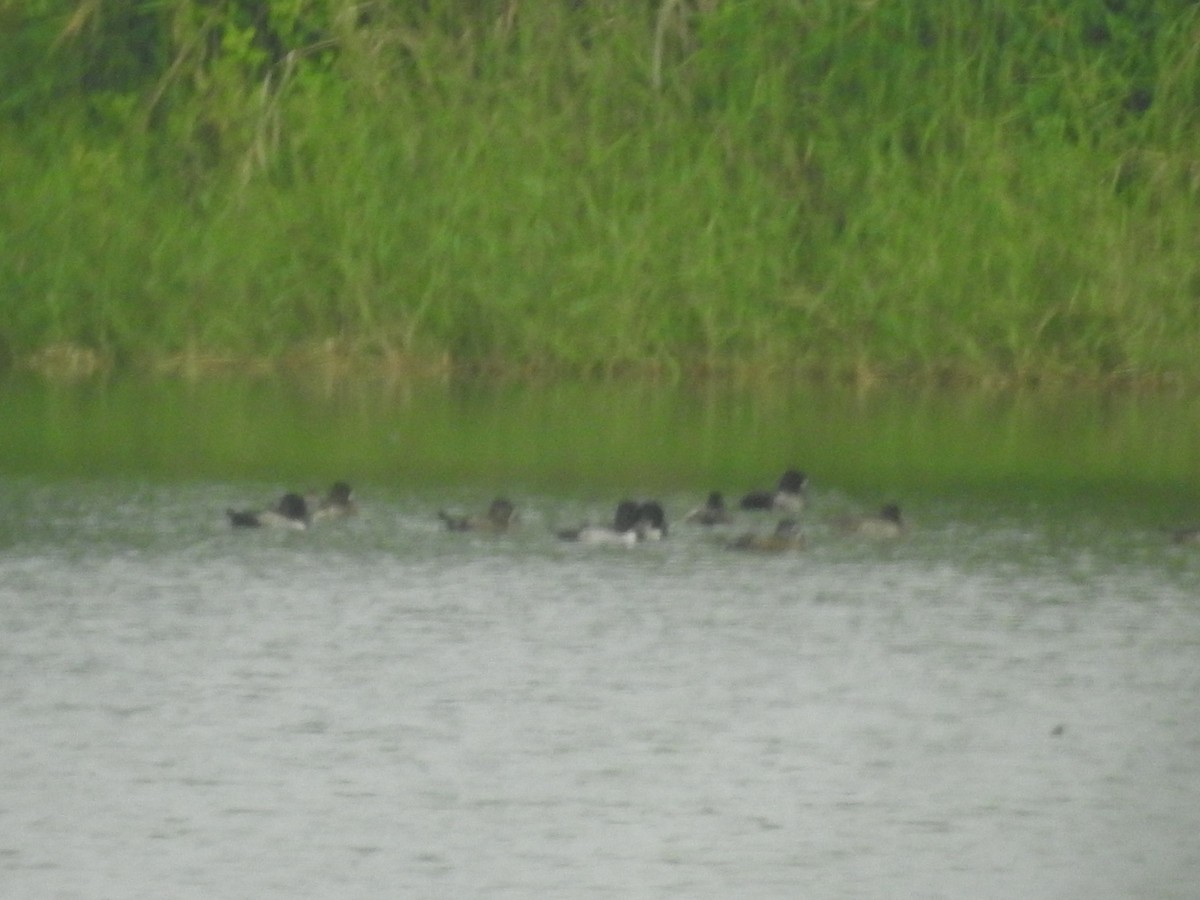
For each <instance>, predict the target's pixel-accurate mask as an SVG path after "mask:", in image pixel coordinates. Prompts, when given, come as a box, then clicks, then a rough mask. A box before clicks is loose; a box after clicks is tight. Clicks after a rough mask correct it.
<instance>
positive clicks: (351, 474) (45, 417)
mask: <svg viewBox="0 0 1200 900" xmlns="http://www.w3.org/2000/svg"><path fill="white" fill-rule="evenodd" d="M0 413H2V416H3V421H4V432H5V440H4V442H3V445H2V446H0V471H2V472H5V473H8V474H38V475H44V476H50V477H79V476H83V477H111V476H135V477H149V478H156V479H179V478H184V479H192V478H196V479H209V478H220V479H230V480H251V479H253V480H264V481H271V482H279V483H297V484H313V483H321V482H323V481H328V480H332V479H333V478H335V477H338V478H347V479H350V480H352V481H354V482H356V483H375V484H394V485H396V486H398V487H408V486H417V485H421V486H428V485H440V484H447V485H449V484H454V485H465V486H478V487H479V489H480V490H481V491H483V492H485V493H486V492H488V491H491V490H493V489H496V490H511V489H517V488H522V489H530V490H534V489H536V490H548V491H558V492H563V491H567V492H571V491H593V490H600V489H610V488H611V489H613V490H616V491H702V490H707V489H709V488H710V487H714V488H723V489H725V490H726V491H728V492H729V493H730V494H736V493H737V492H739V491H741V490H743V489H748V488H752V487H765V486H767V485H768V484H770V483H771V482H773V481H774V479H775V478H776V477H777V476H778V473H779V472H780V471H781V470H782V469H783V468H784V467H787V466H793V465H794V466H799V467H801V468H804V469H806V470H807V471H809V472H810V474H811V475H812V478H813V483H814V486H818V485H836V486H837V487H838V488H839V489H840V490H843V491H846V492H847V493H850V494H855V495H862V496H863V497H865V498H872V497H876V496H883V495H885V494H894V495H897V496H901V495H904V494H906V493H907V492H911V491H918V490H920V491H925V492H936V491H951V490H955V491H962V490H975V489H978V490H982V491H988V492H995V491H1000V490H1004V491H1011V492H1017V493H1029V492H1037V493H1039V494H1049V495H1068V494H1069V495H1081V496H1082V495H1094V496H1100V497H1103V498H1105V502H1108V501H1111V502H1117V503H1120V502H1127V501H1128V502H1140V503H1152V504H1156V505H1166V506H1167V507H1168V508H1178V509H1180V510H1183V509H1186V508H1188V507H1192V508H1194V507H1195V506H1196V503H1195V501H1196V500H1197V497H1198V496H1200V491H1198V488H1197V485H1198V481H1200V479H1197V478H1196V474H1197V472H1198V471H1200V465H1198V464H1200V399H1198V398H1195V397H1180V396H1166V395H1161V394H1156V395H1149V396H1139V395H1134V394H1122V395H1103V396H1093V395H1084V394H1070V395H1067V394H1045V393H1023V394H1004V395H999V394H984V393H958V392H937V391H929V392H919V391H917V392H913V391H903V390H877V391H871V392H867V393H856V392H853V391H851V390H846V389H837V388H822V389H804V388H795V389H791V390H779V389H774V390H765V389H760V388H748V387H746V388H743V387H734V386H728V385H712V384H705V385H701V386H693V387H689V386H662V385H647V384H604V385H582V384H573V383H568V384H555V385H549V386H534V387H530V386H520V385H498V386H490V385H487V384H484V383H479V382H475V383H466V384H457V383H443V382H411V383H404V384H395V383H384V382H376V381H359V382H353V381H341V382H338V383H336V384H328V383H325V384H322V383H318V382H316V381H313V382H311V383H305V382H295V381H279V380H262V379H239V380H210V381H204V382H199V383H192V382H178V381H153V382H147V381H136V380H121V381H114V382H107V383H87V384H78V385H55V384H45V383H42V382H37V381H33V380H21V379H14V380H10V381H8V382H7V383H5V384H4V385H3V387H0Z"/></svg>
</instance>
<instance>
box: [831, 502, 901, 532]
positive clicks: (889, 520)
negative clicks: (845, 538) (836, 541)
mask: <svg viewBox="0 0 1200 900" xmlns="http://www.w3.org/2000/svg"><path fill="white" fill-rule="evenodd" d="M833 524H834V527H835V528H837V529H838V531H841V532H843V533H844V534H856V535H858V536H860V537H866V538H881V539H889V538H898V537H900V536H901V535H903V534H904V532H905V531H906V530H907V525H906V524H905V522H904V518H903V517H902V516H901V515H900V507H899V506H897V505H896V504H895V503H889V504H887V505H886V506H884V507H883V508H882V509H880V510H879V515H876V516H845V517H843V518H841V519H837V520H835V521H834V523H833Z"/></svg>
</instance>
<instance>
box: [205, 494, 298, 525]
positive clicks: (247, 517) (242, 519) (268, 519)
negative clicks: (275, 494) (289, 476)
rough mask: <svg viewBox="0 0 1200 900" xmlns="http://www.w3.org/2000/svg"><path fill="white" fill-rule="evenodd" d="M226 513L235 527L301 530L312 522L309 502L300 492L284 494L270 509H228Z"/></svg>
mask: <svg viewBox="0 0 1200 900" xmlns="http://www.w3.org/2000/svg"><path fill="white" fill-rule="evenodd" d="M225 515H227V516H228V517H229V524H230V525H232V526H233V527H234V528H264V527H266V528H292V529H295V530H297V531H300V530H303V529H305V528H307V527H308V525H309V522H310V518H309V514H308V504H307V503H305V502H304V498H303V497H301V496H300V495H299V494H284V495H283V496H282V497H281V498H280V500H279V502H278V503H277V504H275V505H274V506H273V507H270V508H269V509H262V510H240V511H239V510H236V509H227V510H225Z"/></svg>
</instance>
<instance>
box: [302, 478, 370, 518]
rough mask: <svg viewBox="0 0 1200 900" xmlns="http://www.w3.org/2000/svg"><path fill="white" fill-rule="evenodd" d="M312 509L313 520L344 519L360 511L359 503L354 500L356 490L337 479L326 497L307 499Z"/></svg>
mask: <svg viewBox="0 0 1200 900" xmlns="http://www.w3.org/2000/svg"><path fill="white" fill-rule="evenodd" d="M305 502H306V503H307V504H308V507H309V509H311V510H312V521H313V522H324V521H333V520H336V519H344V518H346V517H347V516H352V515H355V514H356V513H357V512H358V503H357V502H355V500H354V491H353V490H351V488H350V485H348V484H347V483H346V482H344V481H335V482H334V483H333V486H332V487H330V489H329V493H328V494H326V495H325V496H324V497H321V496H316V497H311V496H310V497H309V498H307V499H306V500H305Z"/></svg>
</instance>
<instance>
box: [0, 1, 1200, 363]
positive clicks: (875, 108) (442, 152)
mask: <svg viewBox="0 0 1200 900" xmlns="http://www.w3.org/2000/svg"><path fill="white" fill-rule="evenodd" d="M51 5H52V4H51ZM401 6H402V7H403V8H402V9H400V10H397V9H396V8H395V7H388V6H383V5H381V6H379V7H378V8H374V7H373V8H372V15H371V16H370V17H361V16H360V17H358V18H356V17H355V10H357V9H359V8H358V7H356V6H354V5H353V4H350V3H349V2H341V0H330V2H329V3H328V4H326V5H325V6H323V7H321V8H322V9H325V10H326V14H325V15H324V17H323V18H322V17H321V16H319V15H318V14H317V13H316V12H313V13H312V14H311V15H312V18H313V22H314V24H313V27H311V28H307V29H305V28H300V27H299V25H298V24H297V23H296V22H291V28H292V30H291V31H290V32H288V33H287V34H291V35H292V36H293V37H294V39H295V43H294V45H293V46H292V47H291V50H290V51H288V52H283V51H282V50H279V49H278V48H277V52H276V53H275V57H274V58H273V59H265V60H264V59H263V52H262V51H261V50H256V49H255V48H256V47H257V45H256V44H255V43H254V41H255V39H256V33H255V32H254V30H253V28H252V27H250V26H244V25H243V26H239V27H240V30H238V29H233V27H232V25H231V24H230V22H231V21H233V18H232V12H234V11H236V10H237V9H239V8H240V7H239V5H238V4H237V3H235V2H232V0H230V2H227V3H226V4H225V6H224V9H225V12H226V13H227V14H228V15H229V16H230V17H231V18H230V19H229V20H227V21H223V20H221V19H219V18H213V17H212V15H210V16H209V18H207V19H205V18H204V17H203V16H200V15H199V12H198V11H201V10H203V9H205V8H206V7H203V6H201V5H197V6H196V7H195V8H194V9H192V10H191V12H192V13H193V15H191V17H190V18H189V17H188V16H187V15H185V13H187V11H188V9H190V8H191V6H190V4H186V3H184V4H179V5H178V7H179V9H182V10H184V12H179V11H178V10H176V13H175V18H174V19H172V20H170V22H169V23H167V24H169V25H170V27H169V28H168V27H166V24H164V25H163V27H162V28H161V29H160V33H161V36H162V40H163V41H164V42H165V46H164V47H163V48H162V49H161V52H160V53H159V58H161V60H162V62H161V65H160V67H159V68H158V69H154V70H153V72H152V76H153V77H146V78H145V79H143V81H142V82H141V83H137V84H135V85H133V86H132V87H130V86H129V85H128V84H124V83H122V84H121V85H120V89H105V90H98V89H80V90H77V91H73V92H68V93H67V95H66V96H65V97H64V98H62V100H61V103H59V104H58V106H56V107H55V108H54V110H53V115H50V116H48V117H47V118H46V121H45V123H43V124H42V125H40V126H39V125H37V124H36V123H33V124H31V123H30V122H29V121H28V119H27V118H23V117H22V115H21V113H22V112H23V110H16V111H10V113H9V114H8V117H7V119H6V120H5V121H6V122H7V124H6V125H5V127H4V128H3V130H2V131H0V155H2V156H3V158H4V159H5V168H6V176H5V178H4V179H0V233H2V234H3V237H4V246H5V249H4V251H3V253H2V254H0V316H2V318H0V340H2V341H3V344H4V346H5V347H6V349H7V353H6V355H7V357H8V358H10V359H11V360H16V361H21V360H27V359H30V358H39V359H40V358H43V357H41V356H38V354H39V353H40V352H41V351H44V349H45V348H46V347H54V346H67V347H80V348H86V349H88V350H90V351H92V352H94V353H95V354H96V355H97V358H98V359H100V360H113V361H116V362H118V363H120V362H125V363H132V364H152V365H162V364H164V363H167V364H174V362H177V361H179V360H185V359H191V360H201V361H203V360H209V359H211V360H247V359H287V358H289V356H291V355H294V354H296V353H298V352H299V353H300V355H301V357H302V358H304V359H311V353H309V352H307V351H311V350H312V348H316V347H322V348H325V350H324V351H323V352H327V353H332V354H334V355H339V356H346V357H349V358H351V359H354V360H359V361H367V362H372V361H378V362H383V363H390V364H400V365H404V364H412V365H419V366H437V367H443V368H444V367H446V366H455V367H467V368H477V369H486V370H499V371H517V372H546V373H567V374H583V375H591V374H617V373H623V372H640V373H651V374H668V375H669V374H676V373H691V372H694V371H697V370H704V371H712V372H738V371H751V372H762V373H778V374H787V375H794V374H807V375H827V376H838V377H840V376H844V375H854V376H857V377H865V378H872V377H888V376H894V375H902V376H916V377H920V378H955V379H956V378H969V379H1022V380H1037V379H1046V378H1055V379H1057V378H1086V379H1132V380H1142V379H1148V378H1178V379H1187V380H1193V379H1195V378H1197V377H1198V376H1200V356H1198V355H1197V354H1196V353H1195V352H1194V348H1195V346H1196V345H1197V341H1198V339H1200V303H1198V301H1200V255H1198V254H1197V250H1198V249H1200V247H1198V231H1197V224H1198V217H1197V200H1198V199H1200V156H1198V151H1197V149H1196V148H1197V147H1200V107H1198V106H1197V104H1196V100H1197V98H1198V97H1200V59H1198V57H1200V50H1197V48H1198V47H1200V14H1198V13H1197V11H1196V9H1195V7H1194V5H1193V4H1190V3H1181V2H1168V0H1157V2H1153V0H1146V2H1144V3H1142V4H1141V5H1140V6H1139V5H1137V4H1124V5H1123V6H1122V7H1121V8H1120V9H1118V8H1117V7H1114V8H1113V9H1114V10H1116V11H1111V10H1109V9H1108V7H1106V6H1104V5H1097V4H1091V3H1082V2H1078V0H1077V2H1070V0H1061V2H1045V3H1038V4H1023V3H1017V2H1015V0H1009V2H1000V0H989V2H983V3H979V2H967V0H947V2H946V3H943V4H938V5H936V6H935V7H929V8H928V9H926V8H919V7H918V5H916V4H904V3H887V2H883V3H872V4H848V3H844V2H835V0H815V2H805V3H801V2H798V0H764V2H761V3H739V2H733V0H728V2H716V0H707V2H699V0H698V2H694V3H683V2H676V0H664V2H662V3H659V4H656V6H655V7H654V8H650V9H648V8H646V7H645V6H644V5H643V4H636V3H632V2H617V0H610V2H607V3H596V4H568V3H544V4H522V5H521V6H520V7H519V8H518V6H517V5H516V4H511V3H503V2H494V3H488V4H465V3H463V4H456V3H450V2H448V3H443V4H435V5H433V10H434V11H433V12H425V13H421V14H417V13H414V12H412V11H411V10H410V9H408V7H407V6H403V5H401ZM1133 6H1138V8H1137V9H1133V8H1132V7H1133ZM207 8H208V9H210V10H211V9H214V8H216V9H220V8H221V7H219V6H218V7H207ZM79 9H82V7H78V6H77V7H76V11H78V10H79ZM147 9H158V7H157V6H155V7H150V6H147ZM147 15H149V13H147ZM164 15H165V14H164ZM64 19H65V17H64ZM164 21H165V20H164ZM197 23H199V24H197ZM318 26H319V27H318ZM30 27H32V26H30ZM206 28H207V29H208V31H205V30H204V29H206ZM260 28H265V26H260ZM48 33H49V32H48ZM65 33H66V32H65V31H61V30H60V31H58V32H57V33H56V35H57V39H59V44H57V45H56V46H59V49H58V50H57V51H48V52H53V53H57V54H62V53H65V52H68V51H69V50H70V47H69V46H66V47H64V46H63V45H69V44H70V43H71V41H72V40H74V41H80V40H83V37H79V36H73V34H72V35H69V36H68V37H65V38H64V37H63V34H65ZM230 34H240V35H242V36H243V39H244V40H243V43H242V44H238V43H236V42H235V41H234V40H233V39H232V38H230V37H229V35H230ZM281 34H283V32H282V31H281V29H280V28H276V29H275V31H273V32H272V35H273V36H274V37H275V38H276V39H281V38H280V35H281ZM287 34H283V36H284V37H287ZM214 35H216V36H217V37H218V38H220V40H214V38H213V36H214ZM295 35H299V36H300V37H295ZM258 37H261V34H259V35H258ZM107 39H108V40H109V41H110V42H111V40H113V36H112V35H111V34H109V35H108V38H107ZM211 46H219V47H220V48H222V49H220V50H211V49H210V50H209V51H208V52H207V53H201V52H200V51H199V50H197V49H196V48H198V47H210V48H211ZM239 48H241V49H239ZM51 58H52V59H56V58H57V57H56V56H52V57H51ZM18 126H19V127H18ZM173 361H174V362H173Z"/></svg>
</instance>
